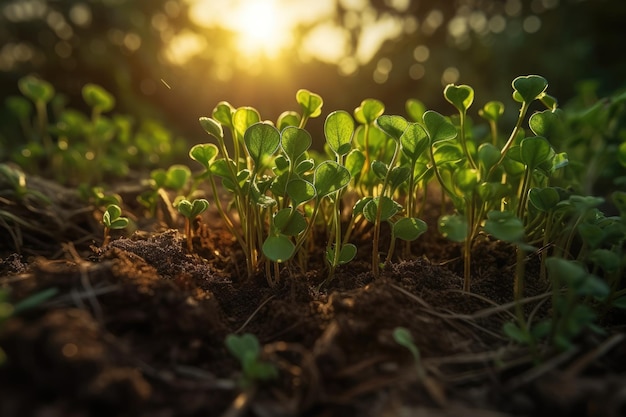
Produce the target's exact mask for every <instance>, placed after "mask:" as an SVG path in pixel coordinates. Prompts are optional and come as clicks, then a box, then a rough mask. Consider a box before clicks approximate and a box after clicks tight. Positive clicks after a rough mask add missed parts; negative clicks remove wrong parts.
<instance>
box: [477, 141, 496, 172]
mask: <svg viewBox="0 0 626 417" xmlns="http://www.w3.org/2000/svg"><path fill="white" fill-rule="evenodd" d="M499 160H500V149H498V148H497V147H496V146H494V145H492V144H491V143H483V144H482V145H480V146H479V147H478V166H479V168H480V172H481V173H482V174H483V177H484V176H486V175H487V173H488V172H489V170H490V169H491V168H492V167H493V166H494V165H495V164H496V163H497V162H498V161H499Z"/></svg>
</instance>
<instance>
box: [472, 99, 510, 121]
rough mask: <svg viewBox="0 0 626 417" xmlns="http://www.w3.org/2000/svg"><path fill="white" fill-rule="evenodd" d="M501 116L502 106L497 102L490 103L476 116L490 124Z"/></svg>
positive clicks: (502, 112)
mask: <svg viewBox="0 0 626 417" xmlns="http://www.w3.org/2000/svg"><path fill="white" fill-rule="evenodd" d="M503 114H504V104H502V103H501V102H499V101H490V102H488V103H486V104H485V105H484V106H483V108H482V109H480V110H478V115H479V116H480V117H482V118H483V119H485V120H488V121H490V122H497V121H498V120H499V119H500V117H501V116H502V115H503Z"/></svg>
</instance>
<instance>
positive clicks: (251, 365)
mask: <svg viewBox="0 0 626 417" xmlns="http://www.w3.org/2000/svg"><path fill="white" fill-rule="evenodd" d="M225 344H226V348H227V349H228V351H229V352H230V353H231V354H232V355H233V356H235V357H236V358H237V360H239V363H240V364H241V369H242V371H243V376H242V378H241V380H240V384H241V386H242V387H243V388H248V387H250V386H252V385H254V384H256V383H257V382H264V381H269V380H271V379H275V378H277V377H278V369H277V368H276V366H274V364H272V363H270V362H267V361H265V360H263V358H262V349H261V345H260V343H259V340H258V339H257V337H256V336H255V335H253V334H251V333H244V334H242V335H241V336H239V335H236V334H229V335H228V336H226V340H225Z"/></svg>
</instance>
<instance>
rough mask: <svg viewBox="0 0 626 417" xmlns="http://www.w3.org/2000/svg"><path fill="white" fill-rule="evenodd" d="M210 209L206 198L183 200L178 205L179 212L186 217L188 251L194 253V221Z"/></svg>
mask: <svg viewBox="0 0 626 417" xmlns="http://www.w3.org/2000/svg"><path fill="white" fill-rule="evenodd" d="M208 207H209V202H208V201H207V200H206V199H204V198H198V199H195V200H193V201H189V200H186V199H182V200H180V201H179V202H178V204H177V205H176V208H177V209H178V212H179V213H180V214H182V215H183V216H184V217H185V236H186V238H187V250H188V251H189V253H191V252H193V228H192V227H191V226H192V222H193V220H194V219H195V218H196V217H197V216H199V215H200V214H202V213H204V212H205V211H206V209H207V208H208Z"/></svg>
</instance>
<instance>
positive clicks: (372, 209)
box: [363, 196, 402, 223]
mask: <svg viewBox="0 0 626 417" xmlns="http://www.w3.org/2000/svg"><path fill="white" fill-rule="evenodd" d="M378 204H380V205H381V207H380V221H381V222H384V221H387V220H389V219H390V218H392V217H393V216H394V215H395V214H396V213H398V212H399V211H400V210H401V209H402V207H401V206H400V205H399V204H398V203H396V202H395V201H393V200H392V199H390V198H389V197H385V196H380V197H376V198H373V199H371V200H370V201H368V202H367V204H365V206H364V207H363V216H364V217H365V218H366V219H367V221H369V222H371V223H375V222H376V216H377V214H378Z"/></svg>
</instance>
